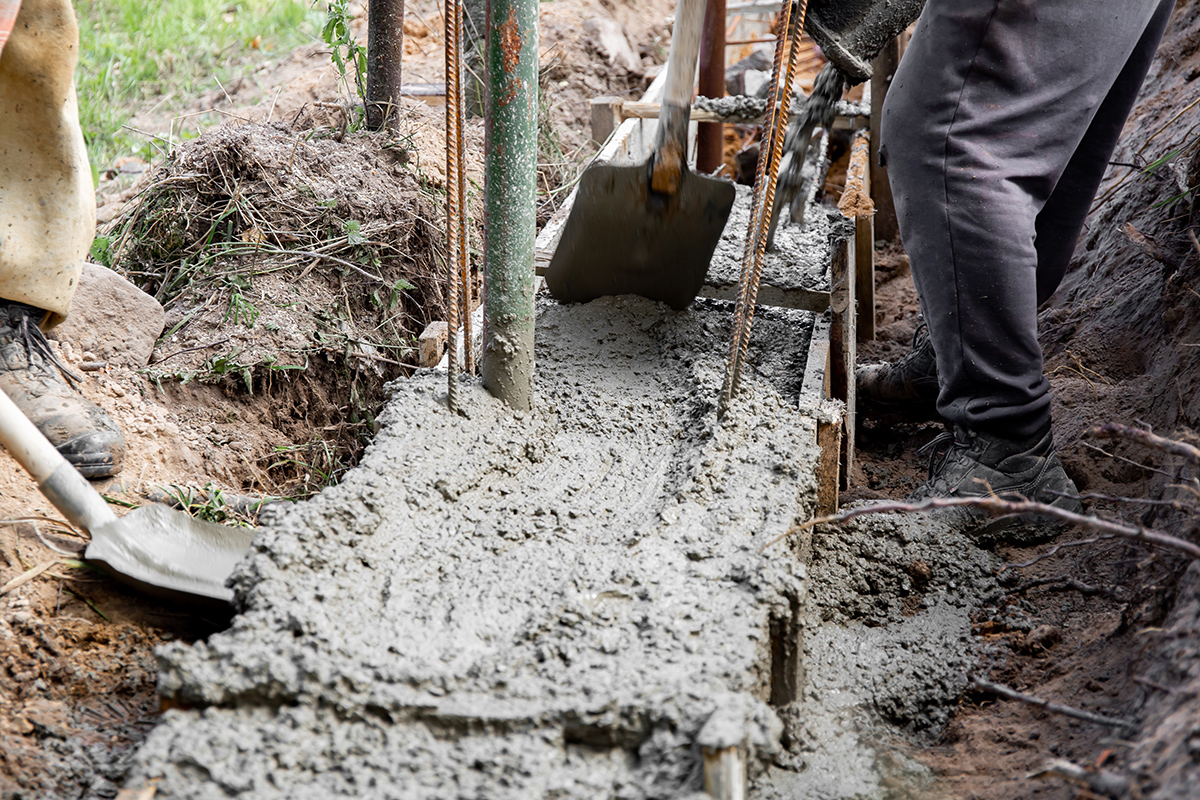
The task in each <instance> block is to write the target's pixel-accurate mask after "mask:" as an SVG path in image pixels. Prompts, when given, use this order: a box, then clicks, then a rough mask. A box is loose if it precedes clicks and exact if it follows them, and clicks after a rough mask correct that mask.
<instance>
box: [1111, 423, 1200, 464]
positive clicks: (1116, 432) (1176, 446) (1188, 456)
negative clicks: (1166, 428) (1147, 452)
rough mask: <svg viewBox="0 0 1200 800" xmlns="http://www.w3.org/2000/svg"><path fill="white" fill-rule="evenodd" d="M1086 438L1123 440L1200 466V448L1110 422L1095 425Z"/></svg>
mask: <svg viewBox="0 0 1200 800" xmlns="http://www.w3.org/2000/svg"><path fill="white" fill-rule="evenodd" d="M1088 436H1092V437H1094V438H1096V439H1125V440H1127V441H1130V442H1137V443H1138V444H1140V445H1143V446H1145V447H1150V448H1153V449H1155V450H1160V451H1162V452H1164V453H1168V454H1170V455H1173V456H1180V457H1181V458H1183V459H1185V460H1186V461H1187V462H1188V463H1189V464H1192V465H1194V466H1200V448H1197V447H1194V446H1192V445H1190V444H1188V443H1186V442H1180V441H1176V440H1175V439H1167V438H1165V437H1162V436H1155V435H1154V434H1153V433H1150V431H1144V430H1142V429H1141V428H1131V427H1130V426H1128V425H1121V424H1119V423H1116V422H1110V423H1108V424H1107V425H1097V426H1096V427H1095V428H1092V429H1091V430H1089V431H1088Z"/></svg>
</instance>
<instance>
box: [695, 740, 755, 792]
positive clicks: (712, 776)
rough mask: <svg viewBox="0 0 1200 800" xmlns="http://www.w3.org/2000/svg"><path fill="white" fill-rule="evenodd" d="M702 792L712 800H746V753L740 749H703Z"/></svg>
mask: <svg viewBox="0 0 1200 800" xmlns="http://www.w3.org/2000/svg"><path fill="white" fill-rule="evenodd" d="M704 792H705V794H707V795H708V796H709V797H712V798H714V800H746V753H745V751H744V750H743V749H742V748H741V747H722V748H715V747H705V748H704Z"/></svg>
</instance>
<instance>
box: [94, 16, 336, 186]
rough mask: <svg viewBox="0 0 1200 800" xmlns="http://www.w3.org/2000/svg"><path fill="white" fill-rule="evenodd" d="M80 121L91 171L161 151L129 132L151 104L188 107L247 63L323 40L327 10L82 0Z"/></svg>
mask: <svg viewBox="0 0 1200 800" xmlns="http://www.w3.org/2000/svg"><path fill="white" fill-rule="evenodd" d="M75 9H76V14H77V15H78V17H79V38H80V54H79V55H80V57H79V69H78V71H77V73H76V87H77V89H78V94H79V116H80V122H81V123H82V125H83V135H84V139H85V140H86V141H87V146H88V157H89V158H90V159H91V162H92V171H93V173H98V171H99V170H100V169H104V168H107V167H108V166H109V165H110V164H111V163H112V161H113V159H114V158H116V157H118V156H121V155H141V156H143V157H148V156H150V155H152V154H153V153H154V150H153V148H152V146H151V145H150V144H149V142H148V141H147V140H146V138H145V137H144V136H141V135H138V134H135V133H133V132H131V131H127V130H123V129H122V126H123V125H124V124H125V123H126V122H127V121H128V120H129V117H130V115H131V114H132V113H133V112H134V111H135V110H137V109H139V108H141V107H142V106H143V105H144V104H146V103H147V102H148V101H150V100H151V98H163V107H164V108H166V109H172V108H179V107H182V106H183V105H184V104H185V103H186V102H187V101H188V100H190V99H191V98H193V97H194V96H196V95H197V94H199V93H201V92H204V91H207V90H209V89H213V88H217V84H216V81H217V80H220V81H221V82H222V83H223V84H224V83H226V82H227V80H228V79H229V78H230V77H232V76H236V75H237V74H238V73H239V72H240V71H242V70H244V69H245V68H246V67H247V66H248V65H249V64H252V63H254V62H260V61H262V60H264V59H269V58H272V57H276V56H280V55H283V54H284V53H286V52H287V51H288V50H290V49H291V48H293V47H295V46H297V45H299V44H302V43H305V42H312V41H316V40H317V37H318V34H319V33H320V30H321V26H322V24H323V23H324V21H325V10H324V4H323V3H322V4H314V3H311V2H309V0H226V2H221V3H216V2H212V0H157V1H156V0H78V2H76V3H75Z"/></svg>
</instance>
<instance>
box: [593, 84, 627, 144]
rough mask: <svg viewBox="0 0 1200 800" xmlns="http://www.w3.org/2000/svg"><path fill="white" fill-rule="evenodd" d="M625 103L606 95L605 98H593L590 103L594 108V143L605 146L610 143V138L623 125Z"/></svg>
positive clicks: (618, 98)
mask: <svg viewBox="0 0 1200 800" xmlns="http://www.w3.org/2000/svg"><path fill="white" fill-rule="evenodd" d="M623 102H624V101H623V100H622V99H621V98H620V97H613V96H611V95H605V96H604V97H593V98H592V99H591V100H590V101H589V105H590V106H591V108H592V141H593V142H595V143H596V144H598V145H601V146H603V145H604V143H605V142H607V141H608V137H609V136H612V132H613V131H614V130H616V128H617V126H618V125H620V124H621V105H622V103H623Z"/></svg>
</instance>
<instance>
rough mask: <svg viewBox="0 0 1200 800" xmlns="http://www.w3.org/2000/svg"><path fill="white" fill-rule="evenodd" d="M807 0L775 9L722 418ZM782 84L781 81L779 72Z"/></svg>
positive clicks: (748, 318) (740, 345)
mask: <svg viewBox="0 0 1200 800" xmlns="http://www.w3.org/2000/svg"><path fill="white" fill-rule="evenodd" d="M807 10H808V2H807V0H798V1H797V2H796V3H784V5H783V7H782V8H781V9H780V11H779V29H780V30H781V31H783V32H784V33H785V35H784V36H782V37H780V39H779V43H778V44H777V45H776V47H775V58H774V61H773V63H772V65H771V87H770V91H769V92H768V95H767V108H766V111H767V120H766V129H765V130H766V135H765V136H764V137H763V144H764V145H765V152H763V151H762V148H760V152H759V159H758V170H757V174H756V175H755V179H754V194H753V199H752V201H751V209H750V222H749V224H748V225H747V230H746V246H745V250H744V252H743V256H742V273H741V276H740V278H739V281H738V294H737V303H736V305H735V307H734V324H733V327H734V335H733V339H732V341H731V343H730V352H729V362H728V364H727V365H726V370H725V381H724V385H723V386H722V388H721V399H720V402H719V403H718V405H717V413H718V415H719V416H724V415H725V412H726V411H727V410H728V409H729V403H730V402H731V401H732V399H733V395H734V394H735V393H736V392H737V389H738V385H739V384H740V382H741V374H742V367H743V365H744V364H745V361H746V352H747V350H748V349H749V346H750V327H751V324H752V322H753V319H754V306H755V303H757V301H758V284H759V281H760V279H761V278H762V265H763V258H764V256H765V254H766V248H767V232H768V224H769V220H770V210H771V207H772V206H773V204H774V201H775V182H776V180H777V178H778V175H779V160H780V155H781V151H782V149H783V136H784V130H785V128H786V125H787V119H788V105H789V103H790V100H791V96H792V81H793V80H794V78H795V74H796V55H797V53H798V52H799V50H800V48H799V43H800V32H801V31H803V30H804V17H805V14H806V13H807ZM781 72H782V73H783V78H784V80H783V82H782V83H781V82H780V73H781Z"/></svg>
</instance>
